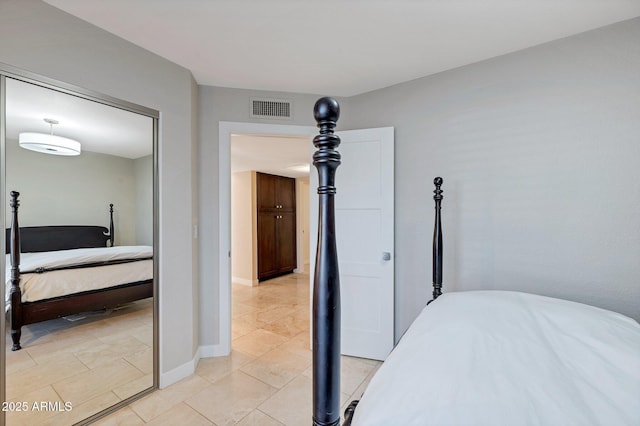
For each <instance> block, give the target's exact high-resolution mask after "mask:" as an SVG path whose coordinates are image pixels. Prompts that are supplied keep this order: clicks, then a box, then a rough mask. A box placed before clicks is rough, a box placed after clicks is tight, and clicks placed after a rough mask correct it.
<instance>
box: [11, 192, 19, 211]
mask: <svg viewBox="0 0 640 426" xmlns="http://www.w3.org/2000/svg"><path fill="white" fill-rule="evenodd" d="M9 195H11V200H9V205H10V206H11V207H14V208H15V207H18V206H19V205H20V202H19V201H18V197H19V196H20V193H19V192H18V191H11V192H10V193H9Z"/></svg>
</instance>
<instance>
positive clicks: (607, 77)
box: [338, 19, 640, 337]
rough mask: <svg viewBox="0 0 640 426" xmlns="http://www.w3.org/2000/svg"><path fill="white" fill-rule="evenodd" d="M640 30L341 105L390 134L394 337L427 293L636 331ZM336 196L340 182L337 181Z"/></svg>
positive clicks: (599, 35)
mask: <svg viewBox="0 0 640 426" xmlns="http://www.w3.org/2000/svg"><path fill="white" fill-rule="evenodd" d="M639 40H640V19H634V20H631V21H626V22H623V23H619V24H616V25H612V26H609V27H604V28H601V29H598V30H594V31H590V32H587V33H583V34H581V35H578V36H574V37H570V38H567V39H563V40H559V41H555V42H552V43H548V44H545V45H541V46H538V47H535V48H531V49H527V50H524V51H520V52H516V53H513V54H509V55H506V56H501V57H498V58H494V59H491V60H487V61H484V62H481V63H477V64H474V65H470V66H466V67H462V68H459V69H455V70H452V71H447V72H443V73H440V74H437V75H433V76H430V77H425V78H422V79H419V80H415V81H412V82H408V83H405V84H400V85H397V86H393V87H390V88H387V89H384V90H378V91H375V92H371V93H368V94H363V95H360V96H356V97H353V98H350V99H349V102H350V105H349V111H350V114H349V117H348V118H347V119H346V120H345V121H343V122H342V127H343V128H344V127H345V126H346V127H347V128H363V127H379V126H394V127H395V141H396V157H395V158H396V177H395V195H396V209H395V214H396V229H395V232H396V237H395V238H396V320H397V321H396V337H399V336H400V335H401V334H402V333H403V331H404V330H405V329H406V327H407V326H408V325H409V323H410V322H411V321H412V320H413V318H414V317H415V315H416V314H417V312H418V311H419V310H420V309H421V308H422V306H423V305H424V302H425V301H427V300H428V299H429V295H430V292H431V260H430V259H431V238H432V232H433V231H432V229H433V199H432V196H433V192H432V191H433V184H432V181H433V178H434V176H442V177H443V178H444V187H443V189H444V191H445V192H444V197H445V198H444V201H443V209H444V210H443V227H444V246H445V258H444V263H445V268H444V289H445V291H455V290H474V289H506V290H522V291H527V292H532V293H539V294H545V295H549V296H557V297H560V298H565V299H570V300H575V301H579V302H585V303H589V304H593V305H595V306H599V307H603V308H607V309H611V310H614V311H618V312H621V313H623V314H626V315H629V316H631V317H634V318H635V319H640V305H639V304H638V301H639V300H640V261H639V259H640V226H639V225H638V224H640V139H639V135H640V43H639V42H638V41H639ZM338 184H339V182H338Z"/></svg>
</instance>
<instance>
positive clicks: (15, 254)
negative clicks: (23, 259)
mask: <svg viewBox="0 0 640 426" xmlns="http://www.w3.org/2000/svg"><path fill="white" fill-rule="evenodd" d="M10 195H11V200H10V202H9V204H10V206H11V255H10V261H11V290H9V294H10V301H9V303H10V305H11V340H12V341H13V346H12V347H11V350H12V351H17V350H19V349H20V336H21V335H22V330H21V328H22V303H21V302H22V291H21V290H20V225H19V224H18V207H19V206H20V201H18V196H19V195H20V193H19V192H17V191H11V193H10Z"/></svg>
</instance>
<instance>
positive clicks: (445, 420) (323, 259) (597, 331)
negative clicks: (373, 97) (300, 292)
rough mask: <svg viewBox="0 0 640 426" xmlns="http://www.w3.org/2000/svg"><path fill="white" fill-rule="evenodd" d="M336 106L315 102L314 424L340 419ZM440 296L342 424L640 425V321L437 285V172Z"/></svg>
mask: <svg viewBox="0 0 640 426" xmlns="http://www.w3.org/2000/svg"><path fill="white" fill-rule="evenodd" d="M339 112H340V109H339V105H338V103H337V102H336V101H335V100H334V99H331V98H322V99H320V100H318V102H316V105H315V108H314V116H315V119H316V121H317V123H318V127H319V128H320V134H319V135H317V136H316V137H315V138H314V140H313V143H314V145H315V146H316V148H318V150H317V151H316V152H315V153H314V155H313V159H314V165H315V166H316V168H317V169H318V175H319V176H318V181H319V183H320V185H319V187H318V198H319V212H320V215H319V220H318V248H317V252H316V253H317V256H316V267H315V276H314V284H313V317H312V323H313V337H312V346H313V366H312V369H313V370H312V372H313V424H314V426H316V425H317V426H337V425H339V424H340V404H341V398H340V396H341V394H340V339H341V336H340V275H339V271H338V253H337V249H336V226H335V213H334V209H335V207H334V205H335V201H334V196H335V194H336V192H337V190H336V185H335V177H336V168H337V167H338V165H339V164H340V153H339V152H338V151H337V150H336V148H337V147H338V145H339V144H340V139H339V137H338V136H336V135H335V134H334V127H335V125H336V122H337V119H338V117H339ZM434 184H435V186H436V188H435V191H434V193H435V196H434V200H435V227H434V238H433V300H432V301H431V302H430V303H429V304H428V306H426V307H425V308H424V309H423V311H422V312H421V313H420V315H419V316H418V317H417V319H416V320H415V322H414V323H413V324H412V325H411V326H410V327H409V329H408V330H407V331H406V333H405V335H404V336H403V337H402V338H401V339H400V342H399V343H398V345H397V346H396V347H395V348H394V350H393V351H392V352H391V354H390V355H389V357H388V358H387V359H386V360H385V362H384V363H383V364H382V365H381V367H380V369H379V370H378V371H377V372H376V373H375V375H374V376H373V378H372V379H371V381H370V383H369V384H368V386H367V388H366V389H365V391H364V393H363V395H362V397H361V399H360V400H359V401H353V402H352V403H351V404H349V405H348V408H347V409H346V411H345V414H344V425H357V426H375V425H385V426H387V425H393V426H395V425H398V426H400V425H402V426H410V425H421V426H428V425H434V426H435V425H437V426H441V425H505V426H517V425H544V426H546V425H563V426H565V425H603V426H610V425H629V426H632V425H633V426H638V425H640V325H638V323H637V322H636V321H635V320H633V319H631V318H628V317H625V316H624V315H620V314H617V313H614V312H611V311H607V310H603V309H599V308H596V307H593V306H588V305H584V304H580V303H576V302H570V301H566V300H559V299H555V298H551V297H545V296H539V295H533V294H527V293H520V292H509V291H497V290H491V291H469V292H452V293H445V294H442V291H441V289H442V270H443V267H442V266H443V265H442V262H443V256H442V225H441V220H440V209H441V202H442V199H443V196H442V188H441V185H442V184H443V180H442V179H441V178H436V179H435V180H434Z"/></svg>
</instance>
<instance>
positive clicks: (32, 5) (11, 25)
mask: <svg viewBox="0 0 640 426" xmlns="http://www.w3.org/2000/svg"><path fill="white" fill-rule="evenodd" d="M0 62H4V63H6V64H9V65H12V66H15V67H19V68H22V69H25V70H28V71H32V72H35V73H38V74H41V75H44V76H47V77H50V78H54V79H57V80H60V81H63V82H66V83H70V84H74V85H77V86H80V87H84V88H87V89H90V90H95V91H97V92H99V93H104V94H106V95H109V96H113V97H115V98H118V99H123V100H126V101H129V102H133V103H137V104H140V105H143V106H146V107H149V108H153V109H156V110H159V111H160V113H161V118H160V129H159V131H160V136H159V138H160V140H159V169H160V170H159V174H160V177H159V179H160V182H159V188H160V197H159V198H160V199H159V212H158V214H159V218H160V238H159V241H158V244H159V253H158V254H159V256H158V257H157V258H158V259H159V264H160V277H159V285H160V305H161V306H160V333H161V335H160V345H161V350H160V371H161V373H171V374H169V376H167V377H177V376H180V372H183V371H185V370H184V369H185V368H186V369H187V370H188V365H189V363H190V362H192V360H193V359H194V356H195V353H194V347H196V346H197V342H194V333H195V330H196V329H197V324H194V320H193V317H192V316H189V315H176V314H175V313H176V312H194V311H196V312H197V309H198V307H197V306H194V303H193V302H194V298H195V296H194V293H195V292H197V285H196V277H195V276H194V273H193V271H194V269H195V268H194V267H193V264H194V262H197V253H196V252H195V248H194V247H196V248H197V246H194V245H193V243H192V237H191V236H192V222H193V216H194V213H193V212H192V207H193V205H194V204H193V203H194V201H193V200H194V197H195V196H196V194H195V192H194V191H195V189H194V185H193V180H194V177H193V173H195V170H194V169H193V168H192V149H193V146H194V145H193V144H194V142H195V138H196V135H195V134H194V124H193V121H194V118H193V117H194V115H196V116H197V112H196V111H195V108H196V106H195V103H194V101H193V99H192V98H193V96H194V94H193V92H194V90H193V88H194V81H193V78H192V76H191V73H190V72H189V71H188V70H186V69H184V68H182V67H180V66H177V65H175V64H173V63H171V62H169V61H167V60H166V59H163V58H161V57H159V56H157V55H154V54H152V53H150V52H148V51H146V50H144V49H141V48H139V47H137V46H135V45H133V44H131V43H129V42H127V41H124V40H122V39H120V38H118V37H116V36H114V35H112V34H110V33H108V32H106V31H103V30H101V29H99V28H97V27H95V26H93V25H91V24H88V23H87V22H85V21H82V20H80V19H77V18H75V17H73V16H71V15H69V14H67V13H64V12H62V11H60V10H59V9H56V8H54V7H52V6H49V5H48V4H46V3H43V2H41V1H38V0H2V1H1V2H0ZM195 315H196V314H194V316H195ZM185 365H186V367H185ZM161 383H162V379H161Z"/></svg>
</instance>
